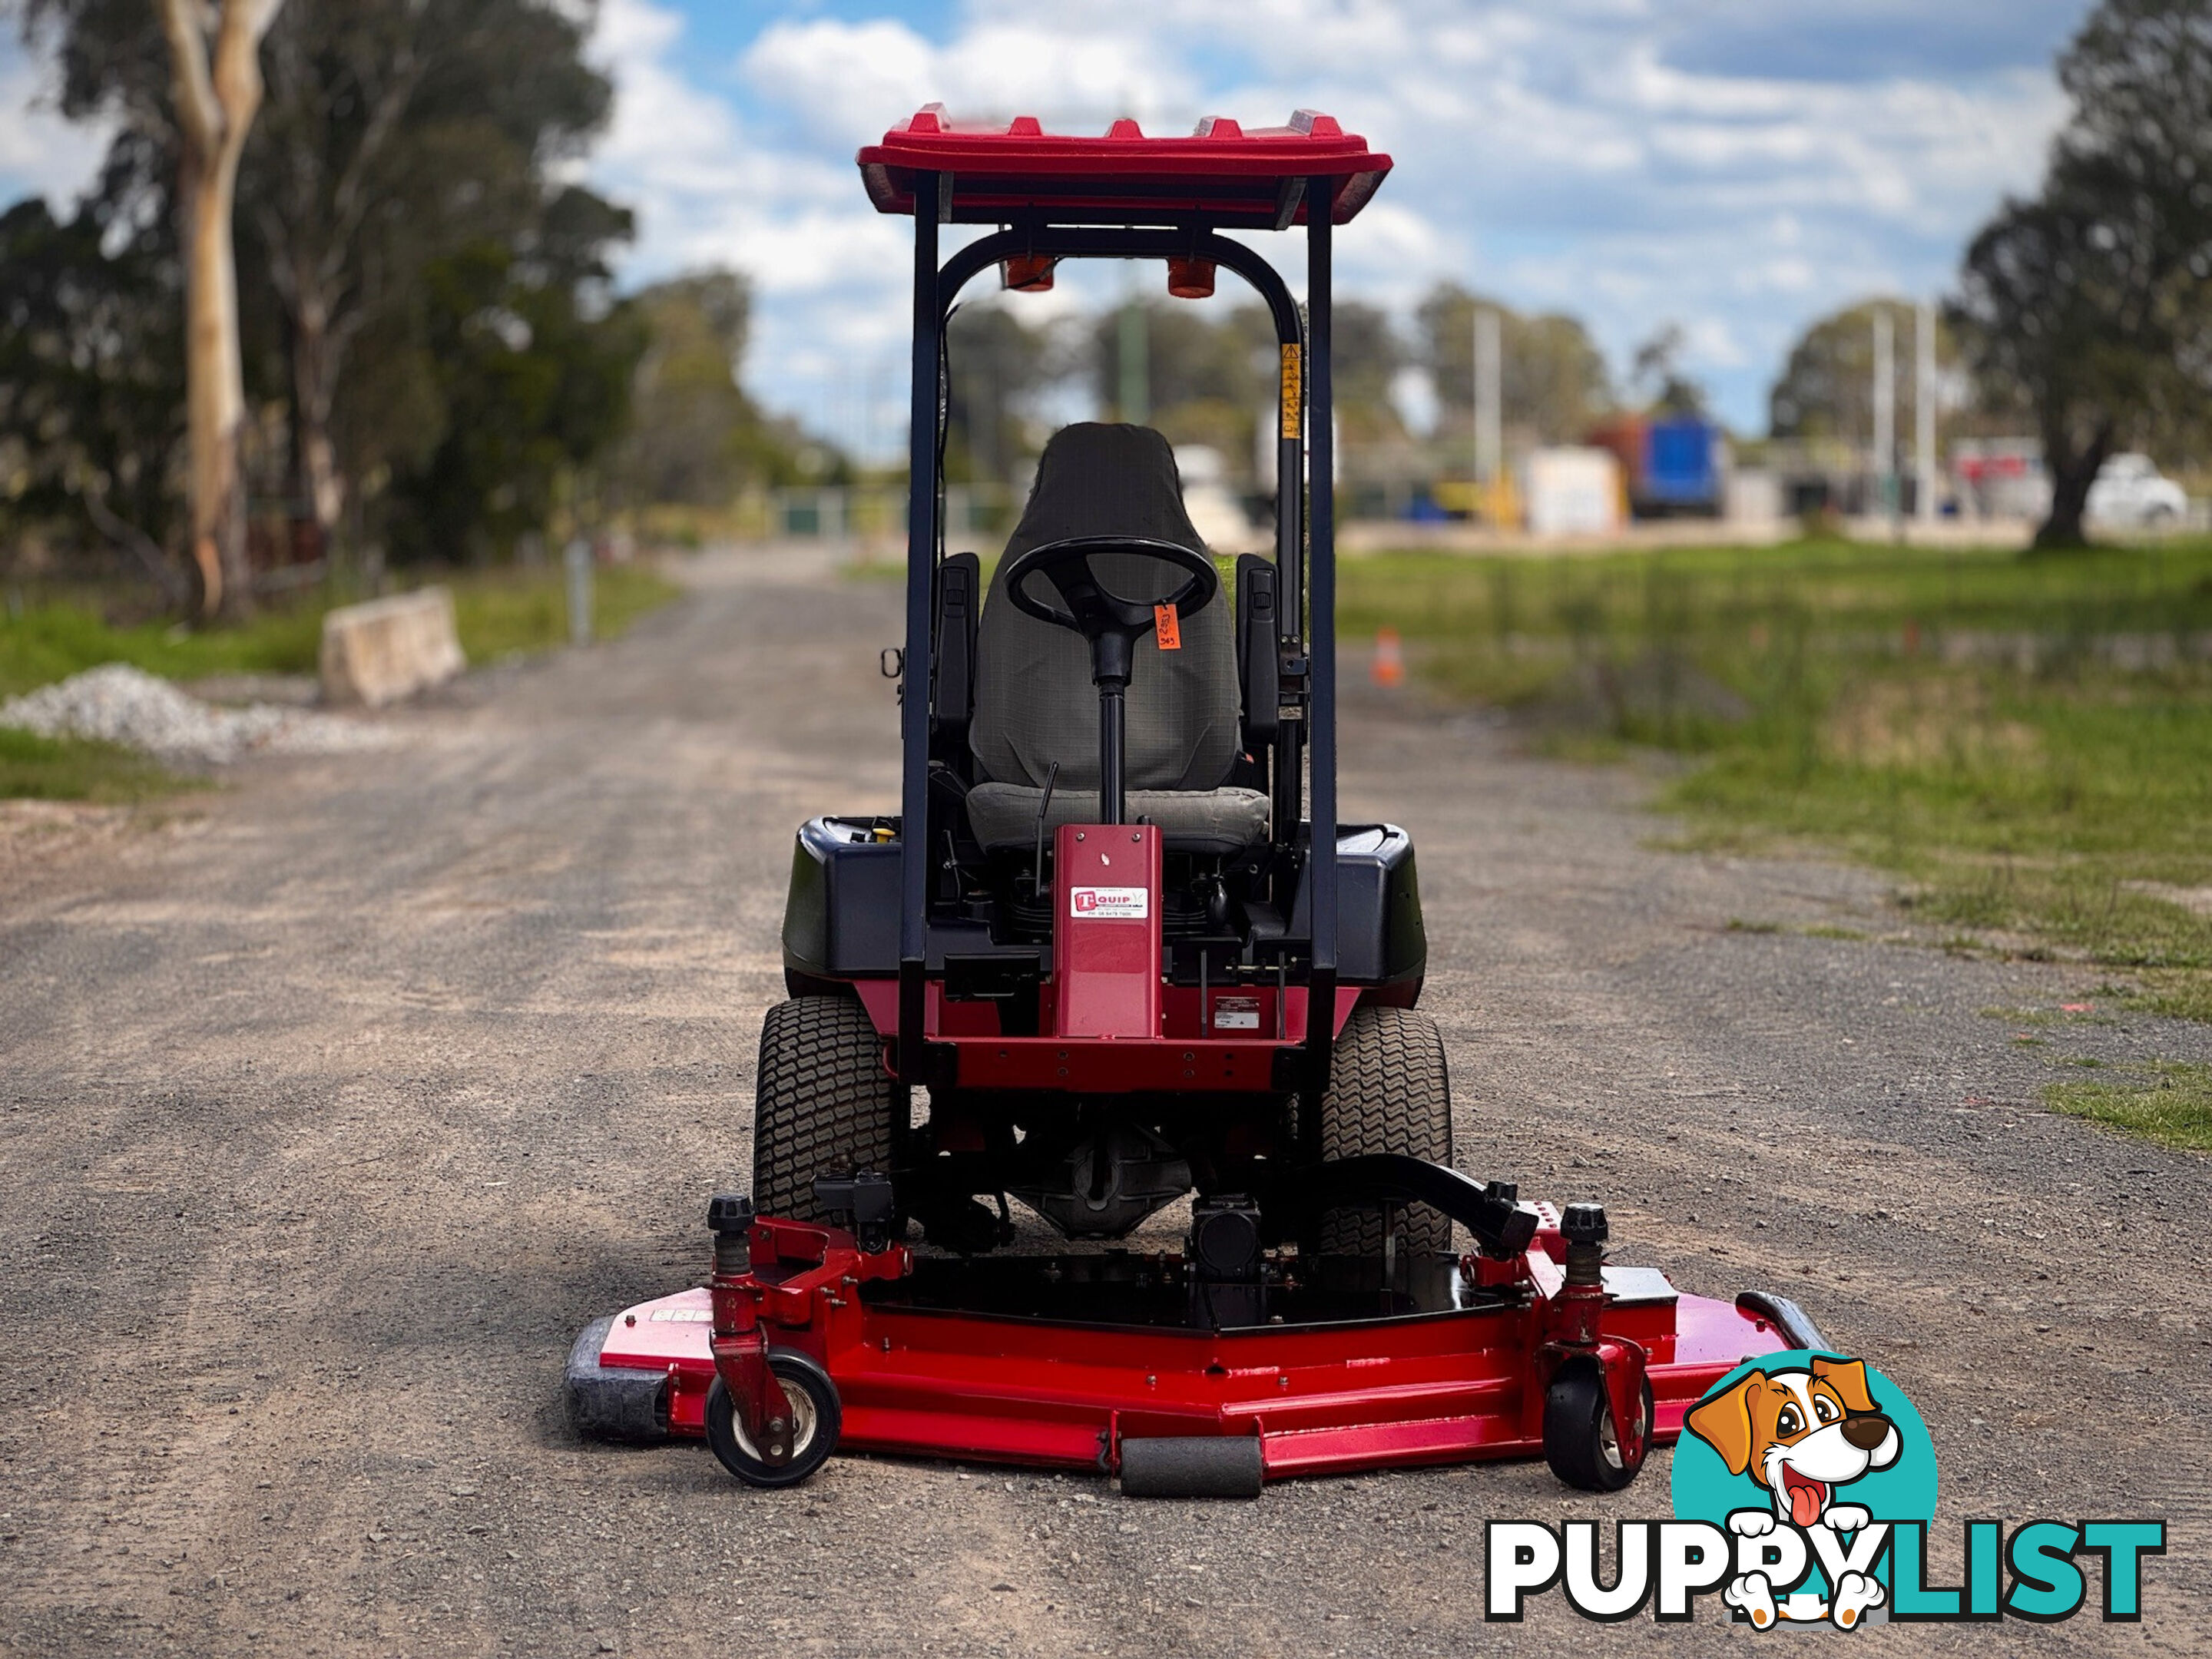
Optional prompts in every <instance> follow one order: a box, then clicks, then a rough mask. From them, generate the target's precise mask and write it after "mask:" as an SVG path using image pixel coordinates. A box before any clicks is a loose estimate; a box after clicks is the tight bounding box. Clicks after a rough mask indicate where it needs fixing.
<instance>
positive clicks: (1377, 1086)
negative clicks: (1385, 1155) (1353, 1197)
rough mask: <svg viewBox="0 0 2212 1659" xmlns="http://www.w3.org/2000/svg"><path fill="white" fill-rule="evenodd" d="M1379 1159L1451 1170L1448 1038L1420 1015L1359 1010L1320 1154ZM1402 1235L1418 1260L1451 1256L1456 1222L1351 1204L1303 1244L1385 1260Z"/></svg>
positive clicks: (1324, 1105) (1335, 1074)
mask: <svg viewBox="0 0 2212 1659" xmlns="http://www.w3.org/2000/svg"><path fill="white" fill-rule="evenodd" d="M1299 1104H1300V1109H1304V1102H1300V1103H1299ZM1370 1152H1402V1153H1405V1154H1407V1155H1408V1156H1410V1157H1413V1158H1423V1159H1425V1160H1426V1161H1427V1162H1429V1163H1431V1164H1442V1165H1443V1166H1444V1167H1445V1168H1446V1169H1449V1168H1450V1167H1451V1162H1452V1121H1451V1078H1450V1074H1449V1072H1448V1071H1447V1069H1446V1067H1445V1065H1444V1039H1443V1033H1442V1032H1441V1031H1439V1030H1437V1023H1436V1021H1434V1020H1432V1019H1431V1018H1429V1017H1428V1016H1427V1015H1426V1014H1424V1013H1418V1012H1415V1011H1414V1010H1413V1009H1411V1008H1376V1007H1362V1008H1355V1009H1353V1010H1352V1018H1349V1019H1347V1020H1346V1021H1345V1023H1344V1032H1343V1035H1342V1036H1339V1037H1338V1038H1337V1041H1336V1048H1335V1052H1334V1054H1331V1055H1330V1057H1329V1085H1328V1093H1327V1094H1325V1095H1323V1096H1322V1101H1321V1155H1322V1158H1327V1159H1330V1160H1334V1159H1337V1158H1359V1157H1362V1156H1364V1155H1365V1154H1367V1153H1370ZM1394 1235H1395V1237H1396V1238H1397V1241H1398V1244H1399V1248H1400V1249H1403V1250H1407V1251H1409V1252H1411V1253H1413V1254H1414V1255H1430V1254H1433V1253H1436V1252H1437V1251H1449V1249H1451V1247H1452V1224H1451V1218H1450V1217H1449V1216H1448V1215H1445V1214H1443V1213H1442V1212H1439V1211H1437V1210H1432V1209H1431V1208H1430V1207H1429V1206H1427V1205H1425V1204H1407V1205H1401V1206H1391V1207H1389V1208H1385V1207H1383V1206H1346V1207H1345V1208H1342V1209H1336V1210H1330V1211H1328V1212H1325V1213H1324V1214H1323V1215H1322V1218H1321V1221H1320V1225H1319V1226H1318V1227H1317V1228H1316V1231H1315V1233H1314V1235H1313V1236H1312V1237H1310V1238H1305V1237H1302V1238H1301V1239H1300V1240H1299V1241H1298V1245H1299V1249H1301V1250H1302V1251H1304V1250H1306V1249H1314V1250H1317V1251H1319V1252H1320V1253H1321V1254H1322V1255H1364V1256H1380V1255H1383V1249H1384V1246H1385V1243H1386V1242H1387V1241H1388V1240H1389V1238H1391V1237H1393V1236H1394Z"/></svg>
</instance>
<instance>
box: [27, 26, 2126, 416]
mask: <svg viewBox="0 0 2212 1659" xmlns="http://www.w3.org/2000/svg"><path fill="white" fill-rule="evenodd" d="M2087 9H2088V8H2087V0H1939V3H1935V4H1930V3H1929V0H1115V3H1114V4H1112V5H1111V6H1105V5H1099V4H1097V3H1074V0H957V3H935V4H924V3H882V0H876V3H869V0H819V3H811V4H810V3H797V4H781V5H776V4H766V3H758V0H738V3H728V0H601V23H600V28H599V38H598V43H597V47H596V50H597V51H598V52H599V57H600V58H601V60H602V62H603V63H604V64H605V66H606V67H607V69H608V70H610V71H611V74H612V75H613V76H614V78H615V81H616V83H617V113H616V117H615V120H614V123H613V125H612V127H611V130H610V131H609V133H608V134H607V137H606V139H605V143H603V144H602V145H601V147H600V149H599V152H598V154H597V155H596V156H595V157H594V158H593V160H592V162H591V163H590V164H589V167H588V171H589V172H590V173H591V175H592V177H593V178H594V179H597V180H598V181H599V183H600V184H601V185H603V186H604V187H605V188H606V189H608V190H609V191H611V192H612V193H614V194H616V195H617V196H619V197H622V198H623V199H624V200H626V201H629V202H630V203H632V204H634V205H635V206H636V207H637V209H638V210H639V215H640V224H641V235H640V238H639V240H638V242H637V245H636V246H635V248H634V249H633V250H632V251H631V252H630V254H629V258H628V261H627V264H626V267H625V275H626V277H627V278H628V279H629V280H632V281H645V280H649V279H650V278H652V277H653V276H659V275H663V274H665V273H668V272H671V271H674V270H681V269H684V268H686V267H689V266H693V265H697V264H708V263H721V264H733V265H737V266H738V267H740V268H742V269H744V270H747V271H748V272H750V274H751V276H753V278H754V281H755V283H756V285H757V291H758V295H759V320H758V325H757V330H756V336H755V342H754V346H753V349H752V351H751V353H750V356H749V359H748V362H747V363H746V366H745V368H746V378H747V380H748V381H749V383H750V384H751V385H752V386H754V387H755V389H756V390H757V392H760V393H761V394H762V395H763V396H764V397H765V398H768V400H769V401H770V402H771V403H772V404H777V405H780V406H782V407H785V408H788V409H793V410H797V411H799V412H800V413H801V414H802V415H804V416H806V417H807V418H809V419H810V421H811V422H813V423H815V424H817V425H818V426H823V427H826V428H830V429H832V430H834V431H835V432H836V434H837V435H839V436H841V437H842V438H843V439H844V440H845V441H848V442H854V443H862V442H865V443H866V444H867V445H869V446H870V447H875V448H878V449H880V448H881V447H884V446H885V445H886V444H889V443H891V442H894V441H896V438H897V435H898V428H899V426H900V424H901V422H902V409H903V402H904V373H905V371H904V363H903V357H902V336H903V331H904V329H905V316H904V313H903V297H902V277H903V265H904V259H905V249H906V247H907V240H906V234H905V232H906V228H907V222H905V221H902V220H898V221H894V220H885V219H882V218H879V217H878V216H877V215H875V214H874V213H873V212H872V210H870V209H869V208H868V206H867V204H866V198H865V197H863V195H862V193H861V191H860V185H859V181H858V179H857V177H856V176H855V174H854V169H853V166H852V156H853V151H854V149H856V148H857V147H858V146H859V145H860V144H861V143H866V142H867V141H869V140H870V139H871V138H872V137H875V136H877V135H878V134H880V133H881V132H882V131H884V128H885V127H887V126H889V125H892V124H893V123H894V122H896V121H897V120H899V119H901V118H903V117H904V116H905V115H906V114H908V112H911V111H912V110H913V109H914V108H915V107H916V106H919V105H920V104H921V103H923V102H925V101H928V100H943V101H945V103H946V104H948V105H949V106H951V108H952V110H953V111H954V112H956V113H959V114H968V115H974V116H979V117H981V116H1001V117H1003V116H1006V115H1010V114H1013V113H1032V114H1036V115H1039V116H1042V117H1043V118H1045V119H1046V121H1047V125H1048V126H1049V125H1061V126H1064V127H1066V128H1068V129H1071V130H1085V129H1088V130H1094V131H1095V130H1097V129H1099V128H1100V127H1102V126H1103V123H1104V121H1105V120H1106V119H1107V118H1109V116H1111V115H1113V114H1115V113H1120V112H1131V113H1134V114H1136V115H1137V116H1138V117H1139V118H1140V119H1141V120H1143V122H1144V123H1145V125H1146V127H1147V129H1148V130H1158V131H1188V130H1189V127H1190V125H1191V124H1192V123H1194V121H1195V120H1196V119H1197V118H1199V117H1200V116H1201V115H1206V114H1210V113H1221V114H1227V115H1233V116H1236V117H1237V118H1241V119H1243V120H1244V121H1246V122H1247V123H1249V124H1273V123H1275V122H1279V121H1280V120H1281V119H1282V118H1284V117H1285V115H1287V114H1288V112H1290V111H1291V109H1292V108H1293V107H1295V106H1301V105H1303V106H1309V107H1312V108H1317V109H1322V110H1327V111H1328V112H1331V113H1334V114H1335V115H1337V116H1338V117H1339V118H1341V119H1343V120H1344V121H1345V123H1346V126H1347V128H1349V129H1351V130H1353V131H1360V132H1364V134H1366V135H1367V136H1368V137H1369V138H1370V140H1371V141H1372V142H1374V143H1376V145H1378V146H1379V147H1381V148H1383V149H1388V150H1389V151H1390V152H1391V153H1392V155H1395V158H1396V160H1397V162H1398V167H1397V171H1396V172H1395V173H1394V174H1393V176H1392V178H1391V179H1390V180H1389V183H1388V185H1386V186H1385V188H1384V190H1383V193H1382V195H1381V196H1380V197H1378V198H1377V200H1376V203H1375V204H1374V205H1373V206H1372V207H1371V208H1370V210H1368V212H1367V213H1366V214H1365V215H1364V216H1362V217H1361V219H1360V220H1359V221H1358V222H1357V223H1356V224H1355V225H1354V226H1353V227H1352V229H1351V230H1350V231H1348V232H1347V233H1346V234H1345V235H1344V236H1343V237H1342V238H1340V244H1339V246H1340V261H1341V265H1340V270H1341V275H1340V285H1341V289H1342V291H1343V292H1346V293H1356V294H1358V295H1361V296H1362V297H1365V298H1369V299H1372V300H1374V301H1377V302H1378V303H1381V304H1383V305H1385V306H1388V307H1391V308H1392V309H1394V310H1395V311H1397V312H1398V313H1401V314H1407V313H1410V311H1411V308H1412V307H1413V305H1414V304H1415V303H1416V302H1417V301H1418V300H1419V296H1420V295H1421V294H1422V293H1423V292H1424V291H1425V289H1427V288H1428V287H1429V286H1430V285H1431V283H1434V282H1436V281H1437V280H1439V279H1441V278H1445V277H1449V278H1453V279H1455V280H1457V281H1459V282H1462V283H1468V284H1470V285H1473V286H1476V287H1479V288H1480V289H1484V290H1485V291H1487V292H1490V293H1493V294H1495V295H1498V296H1500V297H1501V298H1503V299H1504V300H1506V301H1508V302H1509V303H1511V304H1514V305H1516V306H1519V307H1528V308H1537V309H1561V310H1567V311H1571V312H1574V313H1577V314H1578V315H1580V316H1582V317H1583V319H1585V320H1586V321H1587V322H1588V323H1589V325H1590V326H1591V328H1592V329H1593V331H1595V334H1596V336H1597V337H1598V339H1599V341H1600V343H1601V345H1603V346H1604V348H1605V349H1606V350H1607V353H1608V355H1609V356H1610V357H1611V358H1612V359H1613V362H1614V364H1615V366H1616V368H1619V367H1620V366H1622V365H1624V364H1625V363H1626V359H1627V357H1628V356H1629V355H1630V354H1631V353H1632V351H1633V350H1634V349H1635V346H1636V345H1637V343H1638V342H1639V341H1641V340H1643V339H1644V338H1646V337H1649V336H1650V335H1651V334H1652V333H1653V332H1654V331H1656V330H1657V329H1658V328H1659V327H1661V326H1662V325H1665V324H1668V323H1669V322H1673V323H1678V324H1680V325H1681V326H1682V327H1683V328H1684V330H1685V331H1686V333H1687V335H1688V337H1689V340H1690V342H1691V367H1692V369H1693V370H1694V371H1695V372H1696V373H1697V374H1699V376H1700V377H1701V378H1703V379H1704V380H1705V381H1706V383H1707V384H1708V385H1709V386H1711V388H1712V389H1713V391H1714V392H1715V393H1716V395H1717V399H1718V402H1719V405H1720V408H1721V410H1722V411H1723V414H1724V415H1725V416H1727V418H1728V419H1729V420H1730V421H1731V422H1733V423H1735V424H1736V425H1737V426H1739V427H1740V428H1743V429H1746V430H1751V431H1757V430H1760V429H1763V428H1764V425H1765V393H1766V388H1767V386H1768V385H1769V383H1770V382H1771V380H1772V378H1773V376H1774V374H1775V372H1776V370H1777V368H1778V366H1779V364H1780V362H1781V360H1782V358H1783V356H1784V354H1785V353H1786V352H1787V350H1788V349H1789V346H1790V342H1791V341H1792V339H1794V338H1795V337H1796V334H1797V332H1798V331H1800V330H1801V329H1802V327H1803V325H1805V324H1806V323H1807V322H1808V321H1810V320H1811V319H1814V318H1815V317H1817V316H1819V315H1820V314H1821V313H1824V312H1826V311H1828V310H1831V309H1832V308H1834V307H1837V306H1839V305H1843V304H1847V303H1850V301H1854V300H1857V299H1859V298H1862V297H1864V296H1865V295H1869V294H1874V293H1878V292H1893V293H1899V294H1906V295H1933V294H1936V293H1938V292H1940V291H1941V290H1942V289H1943V287H1944V286H1945V285H1946V284H1947V283H1948V282H1949V281H1950V279H1951V276H1952V274H1953V272H1954V270H1955V266H1956V261H1957V257H1958V253H1959V250H1960V247H1961V246H1963V244H1964V242H1965V240H1966V238H1967V236H1968V235H1969V234H1971V233H1972V231H1973V229H1974V228H1976V226H1977V225H1978V224H1979V223H1980V222H1981V221H1982V220H1983V219H1984V217H1985V216H1987V215H1988V213H1989V212H1990V210H1991V209H1992V208H1993V207H1994V206H1995V205H1996V202H1997V201H1998V199H1999V197H2001V196H2002V193H2003V192H2004V191H2007V190H2023V189H2028V188H2032V187H2033V184H2034V182H2035V180H2036V179H2037V177H2038V175H2039V172H2040V169H2041V165H2042V159H2043V155H2044V151H2045V145H2046V144H2047V143H2048V140H2049V137H2050V135H2051V132H2052V131H2055V129H2056V127H2057V125H2058V123H2059V121H2060V120H2061V119H2062V118H2063V113H2064V105H2063V98H2062V97H2061V95H2060V94H2059V92H2058V89H2057V86H2056V83H2055V82H2054V81H2053V79H2052V77H2051V58H2052V55H2053V54H2054V52H2056V51H2057V49H2058V47H2059V46H2062V45H2063V43H2064V41H2065V40H2067V38H2068V37H2069V35H2070V34H2071V33H2072V32H2073V31H2074V29H2075V27H2078V25H2079V23H2080V21H2081V18H2082V16H2083V15H2085V14H2086V12H2087ZM36 87H37V73H36V66H35V65H32V64H26V63H24V62H23V61H22V59H21V57H20V56H19V55H18V56H13V57H10V56H7V55H4V54H0V191H4V192H5V193H7V194H9V195H12V194H13V193H14V192H15V191H16V190H20V189H23V188H27V187H38V188H48V189H56V190H64V191H65V190H67V189H69V188H71V187H73V186H74V185H75V183H76V182H77V181H78V180H81V179H82V177H83V176H84V175H85V173H86V172H87V171H88V167H89V165H90V161H91V159H92V157H93V156H94V155H95V154H96V145H95V144H94V143H92V142H90V141H88V138H87V137H86V136H84V135H81V134H75V133H70V132H69V131H65V130H64V129H61V128H60V127H59V126H58V124H56V123H54V122H53V121H52V119H51V118H48V117H45V116H43V115H41V114H40V112H39V111H38V110H37V109H36V107H35V104H36V100H35V96H34V94H35V91H36ZM1103 280H1104V282H1110V281H1111V280H1112V279H1110V278H1107V279H1103ZM1114 291H1115V290H1114V289H1112V288H1110V287H1108V286H1104V285H1103V283H1102V281H1101V280H1098V279H1093V280H1091V281H1090V282H1087V283H1085V282H1072V283H1064V284H1063V286H1062V291H1061V292H1060V294H1058V295H1055V296H1054V297H1053V298H1052V299H1050V300H1045V301H1032V302H1030V303H1034V304H1038V305H1042V306H1058V307H1061V308H1063V309H1066V308H1073V307H1079V306H1080V305H1083V304H1085V303H1096V302H1097V301H1100V300H1101V299H1103V298H1105V297H1109V296H1110V295H1111V294H1112V293H1113V292H1114Z"/></svg>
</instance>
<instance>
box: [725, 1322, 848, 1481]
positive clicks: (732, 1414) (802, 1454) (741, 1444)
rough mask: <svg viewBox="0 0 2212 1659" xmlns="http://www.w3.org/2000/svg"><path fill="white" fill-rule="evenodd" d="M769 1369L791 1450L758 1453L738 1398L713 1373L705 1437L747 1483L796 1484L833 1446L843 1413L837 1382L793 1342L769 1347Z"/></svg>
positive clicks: (814, 1468) (821, 1463) (842, 1422)
mask: <svg viewBox="0 0 2212 1659" xmlns="http://www.w3.org/2000/svg"><path fill="white" fill-rule="evenodd" d="M768 1364H769V1370H770V1371H771V1372H773V1373H774V1374H775V1380H776V1381H777V1382H778V1383H781V1384H782V1386H783V1397H784V1400H785V1402H786V1404H787V1407H788V1408H789V1410H790V1413H791V1416H790V1419H789V1422H790V1425H791V1456H790V1458H789V1459H788V1460H787V1462H781V1463H770V1462H768V1461H767V1460H766V1459H764V1458H763V1457H762V1455H760V1453H759V1451H758V1450H757V1449H755V1447H754V1445H753V1443H752V1442H751V1441H750V1439H748V1438H747V1437H746V1435H745V1431H744V1425H743V1424H741V1423H739V1422H738V1408H737V1403H736V1402H735V1401H732V1399H731V1398H730V1391H729V1389H727V1388H726V1387H725V1386H724V1385H723V1383H722V1379H721V1378H720V1377H719V1376H718V1377H716V1378H715V1379H714V1387H713V1388H711V1389H708V1391H707V1443H708V1445H710V1446H712V1447H713V1448H714V1455H715V1456H717V1457H719V1458H720V1459H721V1460H722V1467H723V1468H726V1469H727V1470H728V1471H729V1472H730V1473H731V1474H734V1475H736V1476H737V1477H738V1480H742V1481H744V1483H745V1485H747V1486H797V1485H798V1484H799V1482H800V1481H802V1480H805V1479H806V1477H807V1476H808V1475H810V1474H813V1473H814V1471H815V1470H817V1469H818V1468H821V1467H822V1466H823V1463H825V1462H828V1461H829V1454H830V1453H831V1452H833V1451H836V1449H837V1436H838V1432H839V1431H840V1430H842V1428H843V1426H844V1413H843V1411H842V1408H841V1407H839V1406H838V1403H837V1385H836V1383H832V1382H831V1381H830V1380H829V1372H827V1371H825V1370H823V1369H822V1367H821V1366H820V1365H819V1364H817V1363H816V1361H815V1360H814V1358H813V1357H812V1356H811V1355H809V1354H805V1353H801V1352H799V1351H798V1350H797V1349H796V1348H770V1349H769V1351H768Z"/></svg>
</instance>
